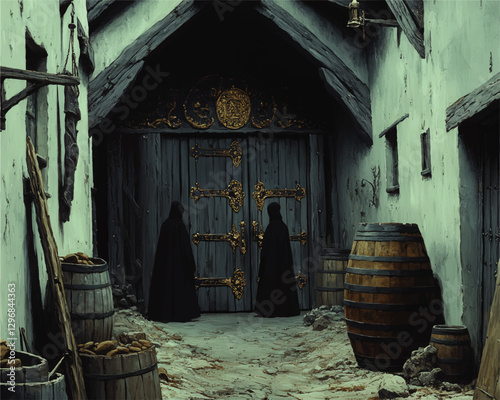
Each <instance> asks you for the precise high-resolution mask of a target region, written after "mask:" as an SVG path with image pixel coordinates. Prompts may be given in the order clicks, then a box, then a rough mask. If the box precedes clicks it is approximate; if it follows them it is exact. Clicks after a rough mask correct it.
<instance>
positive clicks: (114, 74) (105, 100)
mask: <svg viewBox="0 0 500 400" xmlns="http://www.w3.org/2000/svg"><path fill="white" fill-rule="evenodd" d="M202 8H203V5H201V4H200V3H198V2H195V1H194V0H185V1H182V2H181V3H180V4H179V5H178V6H177V7H176V8H175V9H174V10H172V11H171V12H170V13H169V14H168V15H167V16H166V17H165V18H163V19H162V20H161V21H159V22H157V23H156V24H155V25H153V26H152V27H151V28H150V29H148V30H147V31H146V32H145V33H144V34H143V35H141V36H140V37H139V38H137V39H136V40H135V41H134V42H133V43H131V44H130V45H128V46H127V47H126V48H125V49H124V50H123V51H122V53H121V54H120V55H119V56H118V58H117V59H116V60H115V61H113V62H112V63H111V64H110V65H109V66H108V67H106V69H104V70H103V71H102V72H101V73H100V74H99V75H97V76H96V77H95V78H94V79H93V80H92V81H90V84H89V128H93V127H95V126H96V125H97V124H98V123H99V122H100V121H101V120H102V119H103V118H104V117H106V116H107V115H108V114H109V113H110V111H111V110H112V109H113V107H115V106H116V105H117V103H118V101H119V100H120V98H121V97H122V96H123V95H124V94H125V92H126V91H127V90H128V89H129V88H130V87H131V85H132V84H133V82H134V81H135V79H136V77H137V75H138V74H139V71H140V70H141V68H142V66H143V64H144V59H145V58H146V57H147V56H148V55H149V54H150V53H151V52H152V51H153V50H155V49H156V48H157V47H158V46H159V45H160V44H161V43H163V42H164V41H165V40H166V39H167V38H168V37H170V36H171V35H172V34H173V33H174V32H176V31H177V30H178V29H179V28H180V27H181V26H182V25H183V24H184V23H186V22H187V21H189V20H190V19H191V18H192V17H193V16H194V15H196V14H197V13H198V12H199V11H200V10H201V9H202Z"/></svg>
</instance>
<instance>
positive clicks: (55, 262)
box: [26, 138, 87, 399]
mask: <svg viewBox="0 0 500 400" xmlns="http://www.w3.org/2000/svg"><path fill="white" fill-rule="evenodd" d="M26 162H27V167H28V173H29V176H30V187H31V192H32V194H33V196H34V205H35V210H36V216H37V223H38V231H39V233H40V240H41V242H42V248H43V253H44V256H45V262H46V264H47V273H48V275H49V278H50V279H49V287H50V290H51V292H52V299H53V301H54V312H55V314H56V319H57V324H58V329H59V330H60V332H61V334H62V338H63V340H64V342H65V343H64V344H65V347H66V349H65V350H66V351H67V352H68V356H67V357H66V362H65V366H66V378H67V379H68V383H69V390H70V391H71V396H72V398H73V399H86V398H87V395H86V393H85V384H84V381H83V371H82V363H81V360H80V356H79V354H78V350H77V346H76V342H75V337H74V336H73V331H72V330H71V317H70V314H69V309H68V304H67V303H66V296H65V293H64V284H63V283H62V268H61V261H60V259H59V253H58V250H57V243H56V241H55V238H54V234H53V231H52V225H51V222H50V216H49V211H48V207H47V199H46V197H45V190H44V188H43V181H42V174H41V171H40V168H39V167H38V161H37V158H36V153H35V149H34V148H33V144H32V143H31V139H30V138H27V146H26Z"/></svg>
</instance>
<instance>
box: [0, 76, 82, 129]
mask: <svg viewBox="0 0 500 400" xmlns="http://www.w3.org/2000/svg"><path fill="white" fill-rule="evenodd" d="M0 75H1V80H0V96H1V110H0V131H2V130H5V115H6V114H7V112H8V111H9V110H10V109H11V108H12V107H14V106H15V105H16V104H18V103H19V102H21V101H23V100H24V99H25V98H26V97H28V96H30V95H31V94H33V93H35V92H36V91H37V90H38V89H40V88H42V87H44V86H47V85H65V86H76V85H79V84H80V79H79V78H78V77H75V76H69V75H62V74H49V73H46V72H37V71H27V70H23V69H17V68H9V67H0ZM5 79H19V80H26V81H28V82H31V83H32V84H31V85H30V86H28V87H26V88H25V89H23V90H21V91H20V92H19V93H18V94H16V95H14V96H12V97H11V98H10V99H8V100H6V99H5V90H4V89H5V88H4V81H5Z"/></svg>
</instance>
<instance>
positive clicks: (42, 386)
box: [0, 373, 68, 400]
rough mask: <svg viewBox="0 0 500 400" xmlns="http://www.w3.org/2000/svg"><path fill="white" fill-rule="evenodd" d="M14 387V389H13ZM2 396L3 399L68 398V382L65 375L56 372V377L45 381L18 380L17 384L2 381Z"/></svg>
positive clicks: (51, 399)
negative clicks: (20, 381) (21, 381)
mask: <svg viewBox="0 0 500 400" xmlns="http://www.w3.org/2000/svg"><path fill="white" fill-rule="evenodd" d="M12 387H14V391H13V389H12ZM0 398H1V399H2V400H10V399H16V400H22V399H40V400H67V399H68V395H67V393H66V383H65V381H64V375H61V374H59V373H56V374H54V378H53V379H50V380H46V381H43V382H36V381H33V382H25V383H19V382H16V383H15V386H12V385H11V384H10V383H5V382H4V381H3V380H2V382H1V383H0Z"/></svg>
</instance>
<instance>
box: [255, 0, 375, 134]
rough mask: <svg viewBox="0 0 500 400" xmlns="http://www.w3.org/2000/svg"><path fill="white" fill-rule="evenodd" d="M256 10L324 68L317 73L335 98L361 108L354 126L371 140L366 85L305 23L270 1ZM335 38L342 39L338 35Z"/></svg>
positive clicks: (351, 106)
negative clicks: (357, 122) (358, 119)
mask: <svg viewBox="0 0 500 400" xmlns="http://www.w3.org/2000/svg"><path fill="white" fill-rule="evenodd" d="M256 10H257V11H258V12H259V13H260V14H262V15H263V16H264V17H266V18H268V19H269V20H270V21H272V22H273V23H274V24H276V26H277V27H278V28H279V29H281V30H282V31H283V32H284V33H285V34H286V37H287V38H288V39H290V40H291V42H292V44H294V45H296V47H298V48H299V50H301V51H302V52H303V53H304V54H305V55H306V56H308V57H309V58H311V59H312V60H313V61H314V62H315V63H316V64H318V67H320V69H321V70H324V71H323V72H321V73H320V74H322V77H323V78H324V79H326V80H327V81H328V82H327V83H328V84H327V88H328V89H329V90H330V91H331V90H333V91H334V92H335V93H336V97H337V98H338V99H340V100H341V101H342V102H343V103H344V104H345V106H346V107H347V109H348V110H349V111H351V112H354V111H353V110H360V111H361V114H362V121H360V124H359V125H358V126H359V127H360V128H361V129H362V135H363V137H364V139H365V140H366V141H367V142H368V143H373V139H372V127H371V117H370V118H369V119H368V118H367V115H368V114H370V115H371V106H370V90H369V88H368V86H366V85H365V84H364V83H363V82H362V81H361V80H360V79H359V78H358V77H357V76H356V74H355V73H354V71H352V70H351V69H350V68H349V67H348V66H347V65H346V64H345V62H344V61H343V60H342V58H341V57H340V56H339V55H337V54H336V53H335V51H334V50H332V49H331V48H329V47H328V46H326V45H325V44H324V43H323V42H321V40H320V39H319V38H318V37H316V36H315V35H314V34H313V33H312V32H311V31H310V30H309V29H308V28H307V27H306V26H304V25H303V24H302V23H300V22H299V21H297V20H296V19H295V18H294V17H292V16H291V15H290V14H289V13H288V12H286V11H285V10H283V9H282V8H281V7H279V6H278V5H276V4H275V3H274V2H271V1H267V2H262V3H260V4H259V5H258V6H257V7H256ZM339 40H343V39H342V38H341V37H339ZM327 71H328V72H327ZM331 93H332V92H331ZM337 95H338V96H337ZM355 103H359V104H357V105H356V104H355ZM353 117H354V119H356V118H357V117H358V114H355V113H354V114H353Z"/></svg>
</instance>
